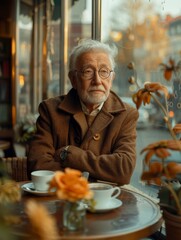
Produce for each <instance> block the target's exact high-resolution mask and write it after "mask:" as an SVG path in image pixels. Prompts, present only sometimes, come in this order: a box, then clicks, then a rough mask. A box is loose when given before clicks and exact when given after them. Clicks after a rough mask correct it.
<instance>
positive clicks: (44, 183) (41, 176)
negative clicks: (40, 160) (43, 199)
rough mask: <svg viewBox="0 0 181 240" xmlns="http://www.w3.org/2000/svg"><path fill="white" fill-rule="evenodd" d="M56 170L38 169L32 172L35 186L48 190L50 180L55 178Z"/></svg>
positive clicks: (39, 189) (38, 189) (38, 188)
mask: <svg viewBox="0 0 181 240" xmlns="http://www.w3.org/2000/svg"><path fill="white" fill-rule="evenodd" d="M53 176H54V172H53V171H49V170H37V171H33V172H32V173H31V179H32V182H33V184H34V188H35V190H37V191H48V188H49V182H50V180H51V179H52V178H53Z"/></svg>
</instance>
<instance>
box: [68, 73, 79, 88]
mask: <svg viewBox="0 0 181 240" xmlns="http://www.w3.org/2000/svg"><path fill="white" fill-rule="evenodd" d="M68 77H69V79H70V82H71V84H72V87H73V88H75V89H77V82H76V76H75V72H73V71H70V72H69V73H68Z"/></svg>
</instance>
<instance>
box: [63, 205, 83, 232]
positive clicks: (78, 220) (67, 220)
mask: <svg viewBox="0 0 181 240" xmlns="http://www.w3.org/2000/svg"><path fill="white" fill-rule="evenodd" d="M85 219H86V208H85V204H84V203H83V202H81V201H76V202H70V201H66V202H65V204H64V209H63V226H64V227H65V228H66V229H67V230H70V231H76V230H83V229H84V227H85Z"/></svg>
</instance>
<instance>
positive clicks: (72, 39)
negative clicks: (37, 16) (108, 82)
mask: <svg viewBox="0 0 181 240" xmlns="http://www.w3.org/2000/svg"><path fill="white" fill-rule="evenodd" d="M66 3H67V6H68V9H66V10H67V13H68V24H67V29H68V33H67V37H66V31H65V29H63V31H64V32H63V34H65V38H64V39H65V43H64V47H65V46H66V45H68V46H67V52H64V53H62V52H61V48H60V46H61V44H62V42H61V40H62V38H63V36H62V35H63V34H62V35H61V27H62V26H61V17H60V16H61V7H62V6H61V1H58V0H57V1H55V7H54V10H53V17H52V21H51V28H50V30H49V31H50V34H49V36H50V40H49V46H48V49H50V51H49V56H48V57H49V59H48V60H49V69H50V71H49V72H50V73H51V74H49V79H48V97H52V96H56V95H59V93H60V76H61V72H60V71H61V67H62V65H63V67H65V68H67V62H66V59H65V57H66V56H67V59H68V55H69V53H70V51H71V50H72V48H73V47H74V46H75V45H77V42H78V41H79V40H80V39H82V38H91V22H92V19H91V16H92V15H91V1H81V0H77V1H71V0H69V1H67V2H66ZM64 21H65V19H64ZM62 54H64V59H61V55H62ZM61 61H64V64H62V63H61ZM64 78H65V79H61V81H64V84H65V92H67V91H68V89H69V88H70V82H69V79H68V77H67V71H65V76H64ZM61 92H62V89H61Z"/></svg>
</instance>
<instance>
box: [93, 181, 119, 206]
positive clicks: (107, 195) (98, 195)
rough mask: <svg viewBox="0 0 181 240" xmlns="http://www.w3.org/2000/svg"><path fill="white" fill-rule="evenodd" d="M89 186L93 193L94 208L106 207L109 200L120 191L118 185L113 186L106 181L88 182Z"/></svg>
mask: <svg viewBox="0 0 181 240" xmlns="http://www.w3.org/2000/svg"><path fill="white" fill-rule="evenodd" d="M89 188H90V189H91V191H92V192H93V194H94V196H93V198H94V200H95V208H106V207H108V206H109V204H110V202H111V200H113V199H115V198H116V197H118V196H119V195H120V193H121V189H120V187H114V186H112V185H110V184H107V183H90V184H89Z"/></svg>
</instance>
